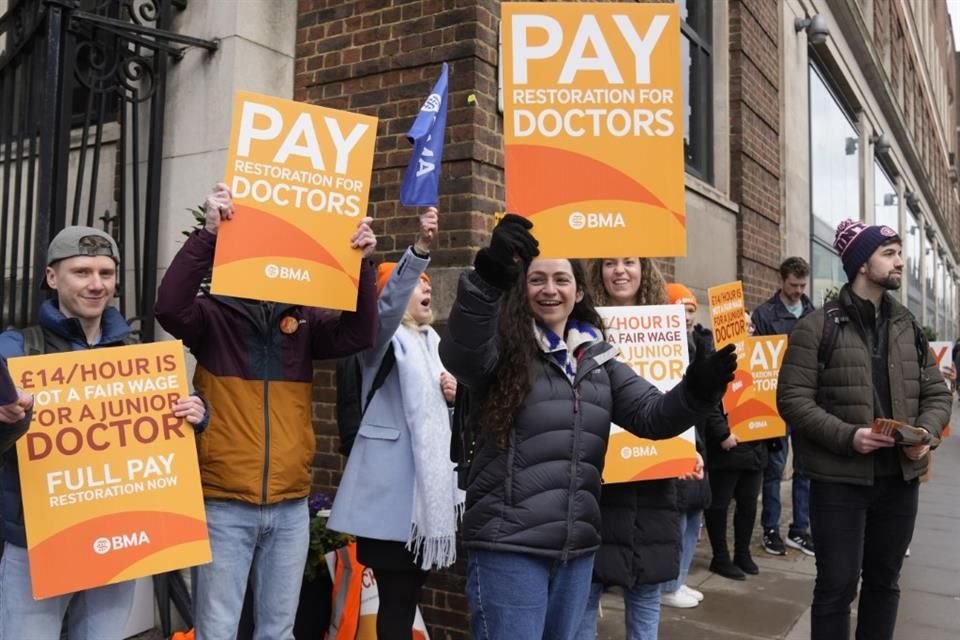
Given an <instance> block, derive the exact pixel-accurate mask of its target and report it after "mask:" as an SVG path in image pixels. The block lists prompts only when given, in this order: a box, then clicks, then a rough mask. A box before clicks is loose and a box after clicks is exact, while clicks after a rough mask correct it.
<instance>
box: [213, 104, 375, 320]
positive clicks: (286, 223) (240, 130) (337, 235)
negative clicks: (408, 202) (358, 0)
mask: <svg viewBox="0 0 960 640" xmlns="http://www.w3.org/2000/svg"><path fill="white" fill-rule="evenodd" d="M376 134H377V119H376V118H374V117H371V116H365V115H360V114H356V113H349V112H346V111H338V110H336V109H327V108H325V107H317V106H313V105H308V104H304V103H302V102H294V101H292V100H284V99H281V98H274V97H271V96H264V95H258V94H255V93H248V92H245V91H238V92H237V93H236V94H235V97H234V106H233V130H232V133H231V135H230V150H229V152H228V155H227V170H226V180H227V185H228V186H229V187H230V190H231V191H232V193H233V205H234V211H235V215H234V218H233V219H232V220H230V221H227V222H225V223H224V224H222V225H221V226H220V229H219V231H218V234H217V249H216V254H215V258H214V263H213V280H212V282H211V291H212V292H213V293H216V294H222V295H231V296H237V297H241V298H252V299H256V300H272V301H276V302H289V303H292V304H302V305H308V306H316V307H328V308H331V309H344V310H348V311H352V310H354V309H356V305H357V288H358V282H359V275H360V257H361V256H360V252H359V251H357V250H356V249H351V248H350V236H351V235H352V234H353V233H354V231H355V230H356V227H357V223H358V222H359V221H360V220H361V219H362V218H363V217H364V216H365V215H366V212H367V199H368V196H369V191H370V176H371V171H372V168H373V151H374V143H375V142H376Z"/></svg>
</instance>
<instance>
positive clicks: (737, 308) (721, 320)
mask: <svg viewBox="0 0 960 640" xmlns="http://www.w3.org/2000/svg"><path fill="white" fill-rule="evenodd" d="M707 298H708V299H709V300H710V319H711V321H712V322H713V339H714V342H715V344H716V347H717V349H722V348H723V347H725V346H727V345H728V344H730V343H731V342H734V343H738V344H737V350H738V351H739V350H740V349H742V346H741V345H740V344H739V343H741V342H743V339H744V338H746V337H747V322H746V318H745V317H744V314H745V313H746V306H745V305H744V303H743V285H742V284H741V282H740V281H739V280H737V281H736V282H729V283H727V284H721V285H718V286H716V287H710V288H709V289H707Z"/></svg>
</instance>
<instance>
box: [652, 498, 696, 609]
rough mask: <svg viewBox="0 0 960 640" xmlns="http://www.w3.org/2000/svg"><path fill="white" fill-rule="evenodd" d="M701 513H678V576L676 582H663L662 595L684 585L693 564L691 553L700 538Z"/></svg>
mask: <svg viewBox="0 0 960 640" xmlns="http://www.w3.org/2000/svg"><path fill="white" fill-rule="evenodd" d="M702 516H703V511H683V512H681V513H680V575H678V576H677V579H676V580H670V581H669V582H664V583H663V584H662V585H661V587H662V589H661V591H662V592H663V593H673V592H674V591H676V590H677V589H679V588H680V587H682V586H683V585H684V583H686V581H687V575H689V573H690V563H692V562H693V552H694V551H696V550H697V538H699V537H700V518H701V517H702Z"/></svg>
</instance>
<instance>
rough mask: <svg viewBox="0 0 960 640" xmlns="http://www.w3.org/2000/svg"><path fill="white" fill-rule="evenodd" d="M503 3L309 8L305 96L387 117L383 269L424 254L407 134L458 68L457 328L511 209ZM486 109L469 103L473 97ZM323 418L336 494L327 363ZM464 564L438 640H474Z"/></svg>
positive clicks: (379, 219) (434, 631) (317, 380)
mask: <svg viewBox="0 0 960 640" xmlns="http://www.w3.org/2000/svg"><path fill="white" fill-rule="evenodd" d="M499 13H500V10H499V2H496V1H494V0H415V1H409V0H406V1H403V0H392V1H391V0H353V1H349V0H348V1H344V0H300V2H299V11H298V23H297V48H296V63H295V64H296V66H295V88H294V97H295V99H297V100H303V101H306V102H310V103H313V104H318V105H323V106H328V107H333V108H338V109H349V110H351V111H357V112H360V113H366V114H369V115H374V116H377V117H378V118H379V125H378V129H377V148H376V149H377V150H376V156H375V158H374V171H373V182H372V185H373V186H372V189H371V193H370V203H371V204H370V215H372V216H373V217H374V231H375V232H376V233H377V236H378V244H377V248H378V255H377V256H376V258H377V259H388V260H390V259H396V258H398V257H399V256H400V254H401V253H402V252H403V250H404V249H405V248H406V247H407V246H408V245H409V244H411V243H412V241H413V239H414V234H415V232H416V228H417V213H418V211H416V210H412V209H407V208H404V207H401V206H400V204H399V202H398V198H399V191H400V183H401V179H402V177H403V172H404V170H405V169H406V165H407V162H408V161H409V159H410V145H409V143H408V142H407V141H406V139H405V137H404V136H405V134H406V131H407V129H408V128H409V127H410V124H411V123H412V122H413V119H414V117H415V114H416V113H417V111H418V110H419V108H420V105H421V104H422V102H423V100H424V98H426V96H427V95H428V94H429V92H430V89H431V88H432V86H433V83H434V82H435V80H436V78H437V76H438V75H439V73H440V67H441V63H443V62H447V63H449V65H450V85H449V108H448V112H447V132H446V134H447V138H446V145H445V149H444V157H443V164H442V173H441V185H440V194H441V198H440V206H439V209H440V211H441V220H440V225H441V227H440V235H439V245H438V246H437V247H436V248H435V249H434V251H433V261H432V263H431V267H430V271H431V275H432V277H433V283H434V299H435V300H436V302H437V306H438V311H439V315H440V316H441V317H445V316H446V314H447V312H448V310H449V304H450V301H452V298H453V294H454V286H455V279H456V276H457V274H458V273H459V271H460V270H461V269H462V268H463V267H465V266H467V265H468V264H471V263H472V260H473V253H474V252H475V250H476V249H477V248H478V247H480V246H482V245H483V244H485V242H486V240H487V238H488V234H489V229H490V228H491V227H492V216H491V215H490V213H491V212H493V211H498V210H502V208H503V200H504V193H503V170H502V167H503V153H502V148H501V133H502V130H501V118H500V116H499V115H498V114H497V111H496V90H497V86H496V78H497V75H496V62H497V39H496V28H497V22H498V21H499ZM471 95H472V96H474V97H475V101H468V96H471ZM313 400H314V403H313V418H314V426H315V430H316V433H317V455H316V458H315V460H314V467H315V472H314V484H315V488H316V489H317V490H322V491H328V492H333V491H334V490H335V489H336V487H337V485H338V484H339V482H340V475H341V472H342V470H343V460H342V458H341V456H340V455H339V454H338V453H337V446H338V445H339V439H338V437H337V431H336V423H335V420H334V409H335V400H336V391H335V384H334V373H333V366H332V364H331V363H318V365H317V368H316V373H315V376H314V396H313ZM463 575H464V571H463V563H462V561H461V562H460V563H458V566H456V567H454V569H453V570H452V571H447V572H443V573H440V574H435V575H434V576H432V577H431V579H430V581H429V582H428V584H427V589H426V590H425V593H424V597H423V600H422V604H421V608H422V610H423V613H424V618H425V619H426V621H427V624H428V626H429V628H430V633H431V636H432V637H433V638H437V639H439V640H443V639H446V638H452V639H458V638H466V637H467V635H466V632H465V629H466V626H467V625H466V616H465V612H466V602H465V600H464V596H463V594H464V579H463Z"/></svg>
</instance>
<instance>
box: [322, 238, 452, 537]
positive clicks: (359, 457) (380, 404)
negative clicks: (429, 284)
mask: <svg viewBox="0 0 960 640" xmlns="http://www.w3.org/2000/svg"><path fill="white" fill-rule="evenodd" d="M429 262H430V260H429V259H423V258H418V257H417V256H415V255H414V254H413V252H412V251H411V250H410V249H407V251H406V252H405V253H404V254H403V257H401V258H400V262H399V263H398V264H397V267H396V269H394V271H393V274H392V275H391V276H390V278H389V279H388V280H387V283H386V285H385V286H384V288H383V292H382V293H381V294H380V301H379V309H380V326H379V332H378V334H377V341H376V343H375V344H374V345H373V347H371V348H370V349H368V350H367V351H364V352H363V353H361V354H360V359H361V365H362V369H361V371H362V374H361V377H362V380H363V387H362V389H361V394H360V397H361V398H362V399H363V400H364V401H365V400H366V397H367V393H368V391H369V389H370V385H371V383H372V382H373V378H374V376H375V375H376V373H377V369H379V368H380V362H381V361H382V360H383V355H384V353H386V351H387V347H388V346H389V344H390V340H391V339H392V338H393V335H394V333H396V331H397V329H398V328H399V327H400V323H401V321H402V320H403V315H404V313H405V312H406V310H407V305H408V304H409V302H410V297H411V295H412V294H413V290H414V288H415V287H416V286H417V283H418V282H419V281H420V274H422V273H423V272H424V271H425V270H426V268H427V264H428V263H429ZM437 384H438V385H439V384H440V381H439V380H437ZM413 485H414V465H413V446H412V444H411V438H410V430H409V428H408V427H407V424H406V420H405V419H404V417H403V404H402V400H401V396H400V379H399V376H398V374H397V367H396V366H394V367H393V369H392V370H391V371H390V374H389V375H388V376H387V378H386V380H385V381H384V383H383V386H381V387H380V388H379V389H378V390H377V392H376V394H374V396H373V400H372V401H371V402H370V406H369V407H368V408H367V412H366V414H364V416H363V420H362V421H361V423H360V430H359V431H358V432H357V439H356V440H355V441H354V443H353V449H352V450H351V452H350V457H349V458H348V459H347V467H346V469H345V470H344V472H343V479H342V480H341V481H340V487H339V489H337V497H336V499H335V500H334V502H333V509H332V512H331V514H330V519H329V520H328V522H327V526H328V527H329V528H330V529H333V530H334V531H340V532H342V533H349V534H352V535H355V536H362V537H364V538H375V539H378V540H394V541H399V542H406V541H407V538H408V537H409V535H410V522H411V520H412V518H413Z"/></svg>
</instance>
